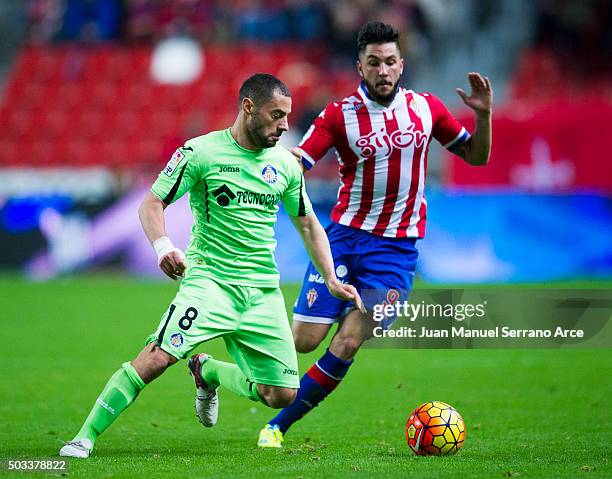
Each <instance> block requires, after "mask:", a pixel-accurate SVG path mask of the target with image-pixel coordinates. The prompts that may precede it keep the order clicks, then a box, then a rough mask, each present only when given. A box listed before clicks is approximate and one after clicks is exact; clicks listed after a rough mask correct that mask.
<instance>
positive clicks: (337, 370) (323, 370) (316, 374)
mask: <svg viewBox="0 0 612 479" xmlns="http://www.w3.org/2000/svg"><path fill="white" fill-rule="evenodd" d="M351 364H353V361H345V360H343V359H340V358H338V357H336V356H334V355H333V354H332V353H331V352H330V351H329V349H328V350H326V351H325V354H324V355H323V356H322V357H321V359H319V360H318V361H317V362H316V363H314V364H313V365H312V366H311V368H310V369H309V370H308V372H306V374H304V376H302V379H301V380H300V389H299V391H298V393H297V397H296V398H295V401H293V403H292V404H290V405H289V406H287V407H286V408H284V409H283V410H282V411H281V412H279V413H278V414H277V415H276V417H275V418H274V419H272V420H271V421H270V422H269V424H270V425H272V426H274V425H276V426H278V427H279V429H280V430H281V431H282V432H283V434H284V433H286V432H287V430H288V429H289V428H290V427H291V425H292V424H293V423H294V422H296V421H298V420H300V419H302V417H304V415H305V414H307V413H308V412H309V411H310V410H311V409H313V408H315V407H317V406H318V405H319V403H320V402H321V401H323V399H325V398H326V397H327V395H328V394H330V393H331V392H332V391H333V390H334V389H335V388H336V386H338V384H340V381H342V378H344V376H345V375H346V372H347V371H348V368H349V367H350V365H351Z"/></svg>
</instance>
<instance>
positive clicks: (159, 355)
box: [132, 344, 177, 383]
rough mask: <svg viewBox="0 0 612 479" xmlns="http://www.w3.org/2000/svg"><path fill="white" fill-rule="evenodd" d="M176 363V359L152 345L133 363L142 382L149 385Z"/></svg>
mask: <svg viewBox="0 0 612 479" xmlns="http://www.w3.org/2000/svg"><path fill="white" fill-rule="evenodd" d="M176 362H177V359H176V358H175V357H173V356H170V355H169V354H168V353H166V352H165V351H164V350H163V349H161V348H160V347H158V346H157V345H155V344H150V345H147V346H146V347H145V349H143V350H142V352H141V353H140V354H139V355H138V356H137V357H136V359H134V361H132V365H133V366H134V368H135V369H136V372H137V373H138V375H139V376H140V377H141V378H142V380H143V381H144V382H145V383H149V382H150V381H152V380H153V379H155V378H156V377H158V376H159V375H160V374H162V373H163V372H164V371H165V370H166V369H167V368H168V367H170V366H172V365H173V364H174V363H176Z"/></svg>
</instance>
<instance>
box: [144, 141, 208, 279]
mask: <svg viewBox="0 0 612 479" xmlns="http://www.w3.org/2000/svg"><path fill="white" fill-rule="evenodd" d="M199 169H200V166H199V162H198V156H197V154H196V152H195V150H194V146H189V143H187V145H186V146H183V147H181V148H179V149H178V150H176V151H175V152H174V154H173V155H172V158H170V161H169V162H168V164H167V165H166V167H165V168H164V169H163V170H162V172H161V173H160V174H159V176H158V177H157V180H156V181H155V183H153V186H151V191H150V192H149V194H148V195H147V196H146V198H145V199H144V201H143V202H142V204H141V205H140V209H139V216H140V222H141V223H142V228H143V230H144V232H145V235H146V236H147V238H148V239H149V241H150V242H151V245H152V246H153V248H154V249H155V253H156V254H157V262H158V264H159V267H160V269H161V270H162V271H163V272H164V273H165V274H166V275H167V276H168V277H169V278H171V279H176V278H177V276H182V275H183V273H184V272H185V269H186V268H187V264H186V259H185V254H184V253H183V252H182V251H181V250H180V249H179V248H176V247H175V246H174V245H173V244H172V241H171V240H170V238H168V236H167V235H166V227H165V221H164V210H165V209H166V207H167V206H168V205H170V204H172V203H174V202H175V201H176V200H178V199H179V198H180V197H181V196H183V195H184V194H185V193H187V192H188V191H189V190H190V189H191V188H192V187H193V185H194V184H195V183H196V182H197V181H198V180H199V179H200V171H199Z"/></svg>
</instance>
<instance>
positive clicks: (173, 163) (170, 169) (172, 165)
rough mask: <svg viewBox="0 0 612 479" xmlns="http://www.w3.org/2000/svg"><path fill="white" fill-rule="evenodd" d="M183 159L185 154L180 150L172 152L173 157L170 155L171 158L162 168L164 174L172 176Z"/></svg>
mask: <svg viewBox="0 0 612 479" xmlns="http://www.w3.org/2000/svg"><path fill="white" fill-rule="evenodd" d="M183 158H185V154H184V153H183V152H182V151H181V150H176V151H175V152H174V155H172V158H170V161H169V162H168V164H167V165H166V167H165V168H164V173H165V174H166V175H167V176H172V173H174V170H175V169H176V167H177V166H178V165H179V163H180V162H181V161H182V160H183Z"/></svg>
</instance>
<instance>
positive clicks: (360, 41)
mask: <svg viewBox="0 0 612 479" xmlns="http://www.w3.org/2000/svg"><path fill="white" fill-rule="evenodd" d="M391 42H395V43H396V44H397V48H399V32H398V31H397V30H396V29H395V28H393V27H392V26H391V25H387V24H386V23H383V22H368V23H366V24H365V25H364V26H363V27H361V30H359V35H357V48H359V53H361V52H363V51H364V50H365V49H366V47H367V46H368V45H370V44H372V43H374V44H377V45H379V44H381V43H391Z"/></svg>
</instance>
